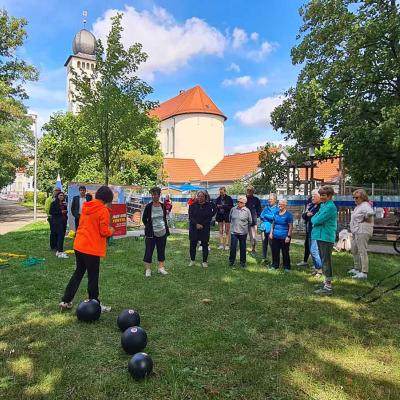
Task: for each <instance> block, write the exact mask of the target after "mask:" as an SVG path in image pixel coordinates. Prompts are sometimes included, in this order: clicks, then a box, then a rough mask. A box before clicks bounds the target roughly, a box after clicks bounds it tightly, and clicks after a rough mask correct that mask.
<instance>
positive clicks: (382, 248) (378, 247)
mask: <svg viewBox="0 0 400 400" xmlns="http://www.w3.org/2000/svg"><path fill="white" fill-rule="evenodd" d="M171 233H175V234H180V235H188V234H189V231H188V230H187V229H178V228H173V229H171ZM140 236H144V231H143V230H137V231H128V234H127V235H126V236H119V237H115V239H121V238H124V237H140ZM211 236H213V237H218V232H216V231H211ZM292 243H295V244H300V245H303V244H304V240H301V239H293V240H292ZM368 251H369V252H370V253H377V254H389V255H397V256H400V254H399V253H396V251H395V250H394V248H393V246H392V245H391V244H388V245H384V244H380V243H375V242H370V243H369V244H368Z"/></svg>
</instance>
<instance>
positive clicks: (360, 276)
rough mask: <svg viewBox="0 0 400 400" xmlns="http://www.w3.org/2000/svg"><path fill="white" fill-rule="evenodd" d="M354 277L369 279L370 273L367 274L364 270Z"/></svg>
mask: <svg viewBox="0 0 400 400" xmlns="http://www.w3.org/2000/svg"><path fill="white" fill-rule="evenodd" d="M353 278H354V279H368V275H367V274H365V273H364V272H359V273H357V274H355V275H353Z"/></svg>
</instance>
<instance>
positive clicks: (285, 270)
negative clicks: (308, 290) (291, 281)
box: [283, 268, 292, 272]
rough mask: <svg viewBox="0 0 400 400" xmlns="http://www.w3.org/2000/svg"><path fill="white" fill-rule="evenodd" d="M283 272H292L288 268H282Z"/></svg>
mask: <svg viewBox="0 0 400 400" xmlns="http://www.w3.org/2000/svg"><path fill="white" fill-rule="evenodd" d="M283 272H292V270H290V269H289V268H284V269H283Z"/></svg>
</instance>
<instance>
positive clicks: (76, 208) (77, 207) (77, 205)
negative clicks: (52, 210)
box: [71, 186, 86, 232]
mask: <svg viewBox="0 0 400 400" xmlns="http://www.w3.org/2000/svg"><path fill="white" fill-rule="evenodd" d="M85 202H86V188H85V186H79V195H77V196H74V198H73V199H72V205H71V213H72V215H73V216H74V218H75V232H76V231H77V230H78V227H79V218H80V216H81V212H82V206H83V203H85Z"/></svg>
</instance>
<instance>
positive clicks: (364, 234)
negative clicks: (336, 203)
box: [349, 189, 375, 279]
mask: <svg viewBox="0 0 400 400" xmlns="http://www.w3.org/2000/svg"><path fill="white" fill-rule="evenodd" d="M353 199H354V201H355V203H356V208H355V209H354V210H353V212H352V214H351V220H350V230H351V233H352V234H353V240H352V242H351V252H352V254H353V265H354V267H353V268H352V269H351V270H350V271H349V274H351V275H353V278H355V279H367V277H368V252H367V247H368V242H369V240H370V239H371V237H372V233H373V230H374V215H375V212H374V210H373V209H372V207H371V205H370V203H369V201H368V195H367V193H366V192H365V190H363V189H357V190H355V191H354V192H353Z"/></svg>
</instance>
